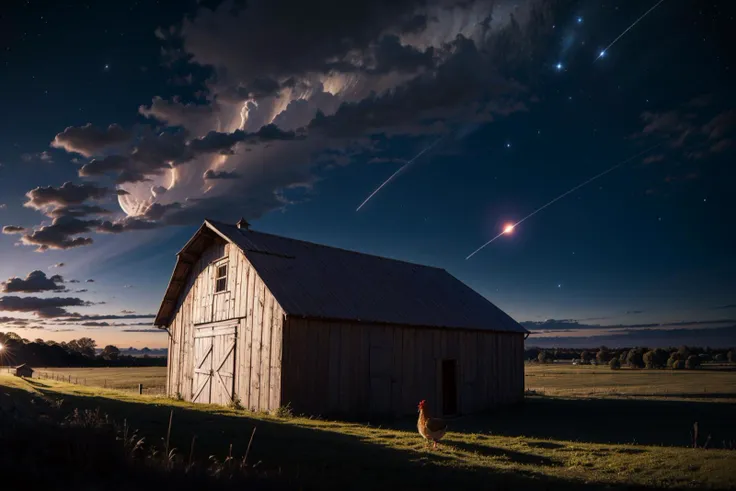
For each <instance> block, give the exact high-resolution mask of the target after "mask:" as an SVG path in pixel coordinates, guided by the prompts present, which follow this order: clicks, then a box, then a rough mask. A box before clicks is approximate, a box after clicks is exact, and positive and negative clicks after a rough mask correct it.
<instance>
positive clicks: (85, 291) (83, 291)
mask: <svg viewBox="0 0 736 491" xmlns="http://www.w3.org/2000/svg"><path fill="white" fill-rule="evenodd" d="M88 291H89V290H87V289H86V288H82V289H80V290H74V293H87V292H88Z"/></svg>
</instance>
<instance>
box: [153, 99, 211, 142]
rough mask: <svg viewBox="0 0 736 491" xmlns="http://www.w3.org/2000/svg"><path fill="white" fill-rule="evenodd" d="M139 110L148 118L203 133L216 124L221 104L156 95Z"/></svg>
mask: <svg viewBox="0 0 736 491" xmlns="http://www.w3.org/2000/svg"><path fill="white" fill-rule="evenodd" d="M138 112H139V113H140V114H142V115H143V116H145V117H147V118H153V119H157V120H159V121H161V122H164V123H167V124H168V125H169V126H181V127H183V128H186V129H187V130H189V131H191V132H192V133H194V134H202V133H203V132H204V133H206V132H207V131H208V130H209V129H210V128H212V127H214V126H216V121H217V115H218V112H219V106H218V105H217V104H209V103H205V104H194V103H189V104H184V103H182V102H181V101H180V100H179V99H178V98H174V100H173V101H166V100H164V99H162V98H161V97H159V96H156V97H154V98H153V101H152V102H151V105H150V106H149V107H146V106H140V107H139V108H138Z"/></svg>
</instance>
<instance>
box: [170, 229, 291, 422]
mask: <svg viewBox="0 0 736 491" xmlns="http://www.w3.org/2000/svg"><path fill="white" fill-rule="evenodd" d="M224 261H227V264H228V276H227V288H226V290H225V291H224V292H221V293H215V276H216V272H217V266H218V265H221V264H223V262H224ZM175 312H176V314H175V316H174V318H173V321H172V322H171V325H170V332H171V338H170V340H169V361H168V367H169V368H168V387H167V389H168V393H169V394H170V395H172V396H173V395H176V394H177V393H178V394H181V396H182V397H183V398H184V399H186V400H191V399H192V390H193V375H194V333H195V330H196V328H197V327H199V326H202V325H207V324H211V323H214V322H220V321H228V320H232V319H238V320H239V322H238V329H237V331H236V341H235V353H236V355H235V379H234V394H235V395H236V396H237V397H238V398H239V399H240V402H241V404H242V405H243V406H245V407H247V408H251V409H255V410H271V409H276V408H278V407H279V406H280V405H281V400H280V395H281V338H282V325H283V318H284V313H283V310H282V309H281V307H280V306H279V304H278V303H277V302H276V300H275V299H274V297H273V295H271V293H270V292H269V291H268V289H267V288H266V286H265V284H264V283H263V281H262V280H261V278H260V277H259V276H258V275H257V274H256V272H255V270H254V269H253V266H252V265H251V264H250V262H249V261H248V260H247V259H246V257H245V255H244V254H243V253H242V251H241V250H240V249H238V248H237V247H234V246H232V245H231V244H229V243H227V242H225V241H216V242H215V243H214V244H213V245H211V246H210V247H208V248H206V249H205V250H204V251H203V252H202V254H201V256H200V257H199V259H198V260H197V262H196V263H195V264H194V265H193V266H192V270H191V271H190V273H189V276H188V278H187V283H186V286H185V288H184V289H183V291H182V294H181V295H180V297H179V303H178V305H177V309H176V311H175Z"/></svg>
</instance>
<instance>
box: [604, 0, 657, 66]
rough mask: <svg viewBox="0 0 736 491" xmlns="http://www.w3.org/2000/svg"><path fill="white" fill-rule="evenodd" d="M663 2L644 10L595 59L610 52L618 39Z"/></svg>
mask: <svg viewBox="0 0 736 491" xmlns="http://www.w3.org/2000/svg"><path fill="white" fill-rule="evenodd" d="M662 2H664V0H659V2H657V3H655V4H654V6H653V7H652V8H650V9H649V10H647V11H646V12H644V14H643V15H642V16H641V17H639V18H638V19H636V20H635V21H634V23H633V24H631V25H630V26H629V27H627V28H626V30H625V31H624V32H622V33H621V34H619V35H618V37H617V38H616V39H614V40H613V42H612V43H611V44H609V45H608V46H606V47H605V48H603V50H601V52H600V53H599V54H598V57H597V58H596V59H595V61H598V60H599V59H601V58H603V57H604V56H606V53H607V52H608V50H609V49H610V47H611V46H613V45H614V44H616V41H618V40H619V39H621V38H622V37H624V34H626V33H627V32H629V31H630V30H631V29H632V28H633V27H634V26H635V25H637V24H638V23H639V21H640V20H642V19H643V18H644V17H646V16H647V14H649V12H651V11H652V10H654V9H656V8H657V7H659V4H660V3H662Z"/></svg>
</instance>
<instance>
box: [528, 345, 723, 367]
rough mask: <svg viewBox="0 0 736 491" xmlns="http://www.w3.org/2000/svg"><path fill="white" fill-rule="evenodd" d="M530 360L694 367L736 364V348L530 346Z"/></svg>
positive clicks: (617, 365) (540, 361)
mask: <svg viewBox="0 0 736 491" xmlns="http://www.w3.org/2000/svg"><path fill="white" fill-rule="evenodd" d="M524 354H525V356H526V358H527V360H529V361H532V362H537V363H552V362H554V361H555V360H571V361H572V362H573V363H577V364H581V365H590V364H595V365H606V364H607V365H609V366H610V367H611V369H614V370H615V369H618V368H621V367H622V366H628V367H631V368H651V369H656V368H670V369H673V370H679V369H683V368H685V369H695V368H698V367H699V366H700V365H701V364H702V363H704V362H716V363H736V349H711V348H708V347H705V348H698V347H688V346H680V347H679V348H673V347H671V348H653V349H650V348H645V347H637V348H621V349H608V348H606V347H605V346H601V347H600V348H596V349H587V350H574V349H569V348H555V349H540V348H529V349H527V350H525V351H524Z"/></svg>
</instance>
